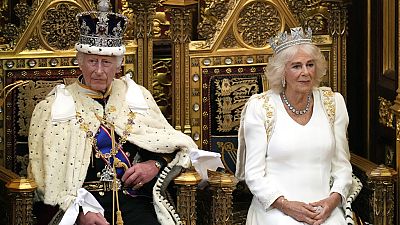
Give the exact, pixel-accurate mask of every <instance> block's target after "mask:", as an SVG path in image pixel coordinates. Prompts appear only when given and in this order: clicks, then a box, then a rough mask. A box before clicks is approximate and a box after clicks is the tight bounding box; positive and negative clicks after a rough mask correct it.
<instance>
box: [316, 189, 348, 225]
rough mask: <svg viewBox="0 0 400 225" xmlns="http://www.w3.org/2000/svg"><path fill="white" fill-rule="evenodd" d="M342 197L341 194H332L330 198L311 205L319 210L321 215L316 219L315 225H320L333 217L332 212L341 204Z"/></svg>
mask: <svg viewBox="0 0 400 225" xmlns="http://www.w3.org/2000/svg"><path fill="white" fill-rule="evenodd" d="M341 201H342V196H341V195H340V194H339V193H336V192H334V193H332V194H331V195H330V196H329V197H328V198H325V199H322V200H320V201H318V202H313V203H310V205H311V206H313V207H315V208H316V209H317V208H318V210H317V211H319V214H318V215H317V216H316V217H315V218H314V219H315V220H316V221H315V223H313V225H320V224H322V223H323V222H325V220H326V219H327V218H328V217H329V216H330V215H331V213H332V211H333V210H334V209H335V208H336V207H337V206H338V205H339V204H340V202H341Z"/></svg>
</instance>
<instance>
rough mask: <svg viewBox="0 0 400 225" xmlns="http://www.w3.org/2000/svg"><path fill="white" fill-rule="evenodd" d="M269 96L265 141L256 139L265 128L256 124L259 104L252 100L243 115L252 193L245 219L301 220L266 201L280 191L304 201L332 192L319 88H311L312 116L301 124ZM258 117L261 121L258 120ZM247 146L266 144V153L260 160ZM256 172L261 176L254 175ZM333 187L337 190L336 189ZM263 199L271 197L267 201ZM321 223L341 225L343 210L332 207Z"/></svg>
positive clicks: (263, 224)
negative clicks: (271, 118)
mask: <svg viewBox="0 0 400 225" xmlns="http://www.w3.org/2000/svg"><path fill="white" fill-rule="evenodd" d="M271 96H272V98H273V101H274V102H275V107H276V122H275V127H274V130H273V133H272V136H271V138H270V141H269V143H266V142H264V141H260V140H262V139H266V138H265V130H264V131H263V132H262V129H260V128H259V125H258V124H257V123H260V122H261V123H262V116H263V115H262V114H263V111H261V112H260V107H261V106H262V105H260V103H259V102H257V101H255V102H254V103H250V104H249V105H248V109H247V113H246V118H245V127H244V131H245V132H244V133H245V138H246V149H247V151H248V152H247V154H246V158H247V159H246V182H247V183H248V185H249V188H250V190H251V191H252V192H253V194H254V198H253V200H252V203H251V206H250V209H249V212H248V216H247V222H246V224H248V225H257V224H259V225H299V224H305V223H301V222H298V221H296V220H295V219H293V218H292V217H290V216H287V215H285V214H283V213H282V212H281V211H280V210H278V209H276V208H273V207H271V206H270V204H272V203H273V202H274V201H275V200H276V198H277V197H279V196H285V198H286V199H288V200H291V201H301V202H306V203H311V202H316V201H319V200H321V199H324V198H327V197H329V194H330V193H331V192H332V191H333V190H332V189H331V187H330V185H329V181H330V177H331V175H332V174H331V171H332V170H331V168H332V163H334V158H335V136H334V134H333V132H332V129H331V127H330V124H329V121H328V118H327V116H326V114H325V112H324V109H323V106H322V103H321V99H320V96H319V94H318V92H314V108H313V114H312V117H311V119H310V121H309V122H308V123H307V124H306V125H304V126H303V125H300V124H298V123H297V122H296V121H294V120H293V119H292V118H291V117H290V116H289V115H288V113H287V112H286V110H285V108H284V105H283V103H282V101H281V99H280V96H279V95H277V94H273V95H271ZM261 108H262V107H261ZM337 113H338V112H337ZM339 113H340V112H339ZM260 119H261V121H257V120H260ZM254 128H255V130H256V131H254ZM257 130H258V131H257ZM260 142H261V143H260ZM346 144H347V143H346ZM263 145H267V146H263ZM252 148H253V149H254V148H255V149H258V148H267V149H268V150H267V152H266V154H267V157H266V158H265V157H264V159H260V158H262V157H260V155H258V154H253V153H252V150H251V149H252ZM264 154H265V153H264ZM341 160H342V161H346V160H348V159H341ZM339 161H340V160H339ZM341 163H343V162H341ZM251 164H252V165H251ZM343 165H345V167H347V168H346V169H345V170H344V171H342V173H343V174H345V176H344V177H343V178H344V179H349V177H348V176H350V181H351V165H350V164H349V163H348V162H344V164H343ZM260 167H261V168H260ZM262 168H264V170H263V169H262ZM259 176H262V177H261V178H259V179H258V177H259ZM252 178H254V179H252ZM339 183H340V182H339ZM266 186H268V188H266ZM339 186H340V185H339ZM265 189H266V190H265ZM339 189H340V188H339ZM334 191H337V190H334ZM338 192H339V193H341V191H340V190H339V191H338ZM260 193H263V195H264V193H265V195H267V196H260V195H261V194H260ZM341 194H343V193H341ZM268 195H269V196H268ZM264 198H267V199H268V198H270V199H269V201H267V200H265V199H264ZM265 202H267V203H265ZM324 225H346V222H345V218H344V213H343V211H342V209H341V208H340V207H337V208H336V209H334V211H333V212H332V214H331V216H330V217H329V218H328V219H327V220H326V221H325V223H324Z"/></svg>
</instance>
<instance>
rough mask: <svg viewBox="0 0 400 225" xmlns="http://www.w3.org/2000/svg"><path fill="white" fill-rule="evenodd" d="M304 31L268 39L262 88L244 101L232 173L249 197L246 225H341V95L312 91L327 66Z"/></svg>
mask: <svg viewBox="0 0 400 225" xmlns="http://www.w3.org/2000/svg"><path fill="white" fill-rule="evenodd" d="M311 36H312V32H311V30H310V29H308V30H306V31H305V32H304V31H303V29H302V28H299V27H298V28H292V29H291V33H290V34H287V33H286V32H285V33H281V34H278V35H277V36H276V37H274V38H271V39H270V45H271V47H272V49H273V50H274V55H273V57H272V58H271V59H270V61H269V63H268V66H267V68H266V76H267V78H268V82H269V87H270V90H269V91H267V92H264V93H261V94H257V95H254V96H252V97H251V98H250V99H249V100H248V102H247V103H246V105H245V107H244V109H243V111H242V115H241V123H240V129H239V149H238V158H237V170H236V176H237V177H238V178H239V179H240V180H244V181H245V182H246V184H247V185H248V187H249V189H250V191H251V192H252V194H253V195H254V197H253V200H252V203H251V206H250V209H249V212H248V215H247V222H246V224H248V225H257V224H260V225H261V224H273V225H299V224H310V225H311V224H312V225H319V224H324V225H346V224H347V222H346V220H345V215H344V211H343V208H342V206H343V205H344V204H345V202H346V198H347V196H348V193H349V189H350V187H351V184H352V175H351V174H352V168H351V164H350V162H349V158H350V154H349V149H348V143H347V138H346V132H347V126H348V122H349V117H348V114H347V109H346V105H345V102H344V99H343V96H342V95H341V94H339V93H335V92H333V91H331V89H330V88H326V87H319V84H320V82H321V78H322V77H323V76H324V75H325V73H326V67H327V63H326V61H325V58H324V56H323V55H322V53H321V51H320V50H319V48H318V47H316V46H315V45H313V44H312V42H311V40H312V38H311Z"/></svg>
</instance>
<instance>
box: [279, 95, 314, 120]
mask: <svg viewBox="0 0 400 225" xmlns="http://www.w3.org/2000/svg"><path fill="white" fill-rule="evenodd" d="M282 99H283V103H285V105H287V107H288V108H289V110H290V111H292V112H293V113H294V114H296V115H303V114H305V113H307V112H308V111H309V110H310V104H311V94H309V95H308V96H307V105H306V108H305V109H303V110H297V109H295V108H294V107H293V106H292V105H291V104H290V103H289V101H288V100H287V98H286V95H285V92H282Z"/></svg>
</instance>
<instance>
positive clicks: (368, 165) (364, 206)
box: [351, 154, 397, 225]
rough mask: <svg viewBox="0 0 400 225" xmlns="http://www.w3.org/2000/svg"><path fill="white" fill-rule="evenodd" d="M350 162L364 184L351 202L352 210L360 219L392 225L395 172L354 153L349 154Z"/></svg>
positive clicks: (377, 224) (376, 223) (378, 224)
mask: <svg viewBox="0 0 400 225" xmlns="http://www.w3.org/2000/svg"><path fill="white" fill-rule="evenodd" d="M351 164H352V165H353V172H354V174H355V175H356V176H357V177H358V178H360V180H361V182H362V183H363V186H364V188H363V189H362V190H361V192H360V195H359V196H358V198H357V199H356V200H355V201H354V202H353V203H352V207H353V209H354V211H355V212H356V213H357V215H358V216H359V217H360V218H361V220H362V221H365V222H369V223H371V224H375V225H383V224H384V225H393V224H394V184H395V182H396V179H397V172H396V171H395V170H394V169H392V168H390V167H386V166H385V165H377V164H375V163H373V162H371V161H369V160H367V159H365V158H363V157H360V156H358V155H355V154H351Z"/></svg>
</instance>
